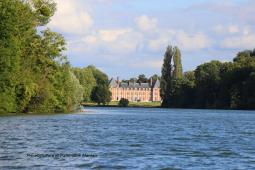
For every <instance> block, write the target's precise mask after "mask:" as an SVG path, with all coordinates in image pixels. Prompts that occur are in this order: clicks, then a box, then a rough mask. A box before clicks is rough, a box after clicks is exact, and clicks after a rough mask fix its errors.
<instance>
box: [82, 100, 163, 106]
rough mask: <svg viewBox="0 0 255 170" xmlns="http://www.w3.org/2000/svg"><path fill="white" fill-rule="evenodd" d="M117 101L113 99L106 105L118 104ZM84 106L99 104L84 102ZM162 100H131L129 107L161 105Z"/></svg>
mask: <svg viewBox="0 0 255 170" xmlns="http://www.w3.org/2000/svg"><path fill="white" fill-rule="evenodd" d="M118 103H119V102H117V101H112V102H110V103H109V104H107V105H106V106H113V107H114V106H118ZM83 105H84V106H97V103H83ZM160 105H161V102H129V105H128V107H160Z"/></svg>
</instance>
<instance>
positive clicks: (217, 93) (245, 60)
mask: <svg viewBox="0 0 255 170" xmlns="http://www.w3.org/2000/svg"><path fill="white" fill-rule="evenodd" d="M161 81H162V80H161ZM170 94H171V95H170V98H169V100H171V101H170V102H169V105H168V106H169V107H181V108H226V109H228V108H232V109H255V50H253V51H252V50H246V51H242V52H239V53H238V54H237V56H236V57H235V58H234V61H233V62H225V63H221V62H219V61H211V62H209V63H205V64H202V65H199V66H198V67H197V68H196V70H195V71H194V72H186V73H185V74H184V76H183V77H182V78H178V79H172V81H171V90H170Z"/></svg>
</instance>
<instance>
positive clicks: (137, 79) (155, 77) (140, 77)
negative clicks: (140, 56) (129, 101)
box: [122, 74, 160, 83]
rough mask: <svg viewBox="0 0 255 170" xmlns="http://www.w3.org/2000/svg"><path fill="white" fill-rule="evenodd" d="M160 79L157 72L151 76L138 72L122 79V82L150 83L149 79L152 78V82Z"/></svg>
mask: <svg viewBox="0 0 255 170" xmlns="http://www.w3.org/2000/svg"><path fill="white" fill-rule="evenodd" d="M158 79H159V80H160V76H158V75H157V74H154V75H153V76H151V77H149V78H148V77H146V76H145V75H144V74H140V75H138V76H137V77H133V78H130V79H129V80H122V82H125V83H128V82H138V83H150V81H151V80H152V82H155V81H157V80H158Z"/></svg>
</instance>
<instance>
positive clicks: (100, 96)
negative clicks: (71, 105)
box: [91, 84, 112, 105]
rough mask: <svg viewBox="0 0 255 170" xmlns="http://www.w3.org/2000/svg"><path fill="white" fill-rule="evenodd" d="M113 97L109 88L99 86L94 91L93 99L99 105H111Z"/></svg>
mask: <svg viewBox="0 0 255 170" xmlns="http://www.w3.org/2000/svg"><path fill="white" fill-rule="evenodd" d="M111 96H112V94H111V92H110V91H109V87H108V86H106V85H100V84H99V85H97V86H96V87H95V88H94V89H93V92H92V96H91V99H92V101H94V102H96V103H97V104H98V105H100V104H103V105H106V103H109V102H110V101H111Z"/></svg>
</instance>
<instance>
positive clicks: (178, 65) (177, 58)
mask: <svg viewBox="0 0 255 170" xmlns="http://www.w3.org/2000/svg"><path fill="white" fill-rule="evenodd" d="M174 51H175V53H174V56H173V61H174V70H173V78H174V79H181V78H182V75H183V72H182V62H181V51H180V50H179V48H178V47H175V48H174Z"/></svg>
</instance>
